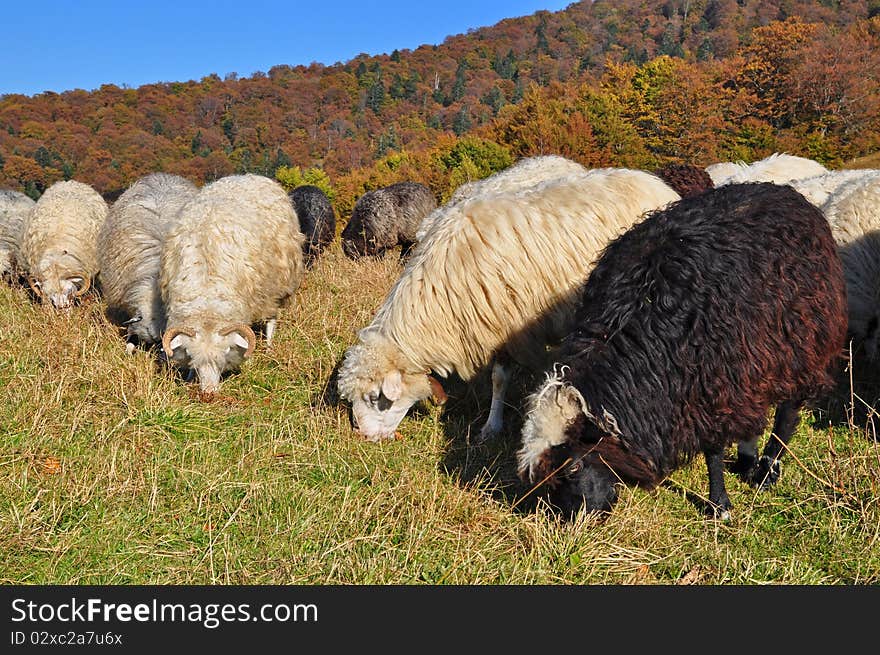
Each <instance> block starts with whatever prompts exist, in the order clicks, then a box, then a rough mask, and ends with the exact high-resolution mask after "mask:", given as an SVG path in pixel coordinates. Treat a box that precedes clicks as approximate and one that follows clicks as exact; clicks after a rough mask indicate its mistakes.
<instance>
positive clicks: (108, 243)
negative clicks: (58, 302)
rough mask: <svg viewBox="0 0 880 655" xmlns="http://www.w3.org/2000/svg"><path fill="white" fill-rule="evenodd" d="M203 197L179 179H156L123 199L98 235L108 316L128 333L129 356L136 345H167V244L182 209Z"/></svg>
mask: <svg viewBox="0 0 880 655" xmlns="http://www.w3.org/2000/svg"><path fill="white" fill-rule="evenodd" d="M197 192H198V187H196V185H195V184H193V183H192V182H190V181H189V180H187V179H185V178H183V177H180V176H179V175H170V174H168V173H151V174H150V175H147V176H145V177H142V178H141V179H139V180H137V181H136V182H135V183H134V184H133V185H131V187H129V188H128V189H127V190H126V191H125V193H123V194H122V195H121V196H119V198H118V199H117V200H116V202H114V203H113V205H112V206H111V207H110V211H109V213H108V214H107V219H106V220H105V221H104V224H103V225H102V226H101V230H100V231H99V232H98V263H99V265H100V269H101V272H100V282H101V292H102V295H103V297H104V300H105V301H106V302H107V309H108V314H110V315H111V316H113V317H115V318H117V319H119V320H121V321H123V325H125V326H126V327H127V331H128V343H127V345H126V348H127V350H128V352H132V351H133V350H134V340H136V341H137V342H138V343H140V344H141V345H144V346H146V345H150V344H153V343H158V342H159V341H160V340H161V339H162V331H163V329H164V327H165V310H164V307H163V305H162V297H161V294H160V293H159V259H160V255H161V252H162V242H163V240H164V239H165V235H166V233H167V232H168V230H169V228H170V227H171V225H172V223H173V221H174V220H176V216H177V213H178V211H179V210H180V208H181V207H182V206H183V204H184V203H185V202H187V201H188V200H189V199H190V198H192V197H193V196H195V194H196V193H197Z"/></svg>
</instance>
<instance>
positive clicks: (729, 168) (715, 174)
mask: <svg viewBox="0 0 880 655" xmlns="http://www.w3.org/2000/svg"><path fill="white" fill-rule="evenodd" d="M746 166H748V164H746V163H745V162H744V161H742V160H739V161H735V162H733V161H722V162H718V163H717V164H709V165H708V166H706V172H707V173H708V174H709V177H711V178H712V184H714V185H715V186H718V185H720V184H721V182H722V181H723V180H725V179H726V178H728V177H730V176H731V175H735V174H736V173H738V172H739V171H741V170H742V169H743V168H745V167H746Z"/></svg>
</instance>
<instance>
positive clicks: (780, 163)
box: [706, 152, 828, 187]
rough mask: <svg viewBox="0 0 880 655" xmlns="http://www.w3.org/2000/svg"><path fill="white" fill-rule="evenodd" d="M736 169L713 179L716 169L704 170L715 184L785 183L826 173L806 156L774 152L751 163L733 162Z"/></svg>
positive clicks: (821, 166) (716, 172)
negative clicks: (724, 175)
mask: <svg viewBox="0 0 880 655" xmlns="http://www.w3.org/2000/svg"><path fill="white" fill-rule="evenodd" d="M735 166H737V168H738V170H737V171H736V172H734V173H732V174H730V175H727V176H726V177H723V178H721V179H719V180H716V179H715V175H713V172H714V173H715V174H716V175H717V174H718V170H717V169H715V170H714V171H709V168H711V167H707V168H706V172H707V173H709V177H711V178H712V181H713V182H714V183H715V186H716V187H718V186H722V185H724V184H739V183H741V182H773V183H774V184H785V183H786V182H790V181H791V180H799V179H803V178H805V177H813V176H814V175H822V174H823V173H827V172H828V169H827V168H825V167H824V166H823V165H822V164H820V163H819V162H817V161H813V160H812V159H807V158H806V157H797V156H795V155H789V154H787V153H784V152H783V153H779V152H774V153H773V154H772V155H770V156H769V157H765V158H764V159H761V160H759V161H756V162H752V163H751V164H744V163H742V162H740V163H738V164H735Z"/></svg>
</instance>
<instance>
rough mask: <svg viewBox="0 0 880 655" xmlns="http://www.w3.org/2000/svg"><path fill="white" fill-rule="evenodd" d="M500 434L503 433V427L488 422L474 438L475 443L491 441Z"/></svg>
mask: <svg viewBox="0 0 880 655" xmlns="http://www.w3.org/2000/svg"><path fill="white" fill-rule="evenodd" d="M499 434H501V428H499V427H497V426H494V425H490V424H489V423H486V425H484V426H483V427H482V428H481V429H480V434H478V435H477V438H476V439H474V444H475V445H477V446H480V445H482V444H485V443H489V442H490V441H492V440H493V439H495V437H497V436H498V435H499Z"/></svg>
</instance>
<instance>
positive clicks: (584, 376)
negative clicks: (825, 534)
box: [0, 154, 880, 517]
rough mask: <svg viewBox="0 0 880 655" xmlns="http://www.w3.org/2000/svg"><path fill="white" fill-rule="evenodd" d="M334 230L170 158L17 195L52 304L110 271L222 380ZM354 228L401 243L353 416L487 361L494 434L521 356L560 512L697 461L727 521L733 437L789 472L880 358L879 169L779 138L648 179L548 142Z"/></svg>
mask: <svg viewBox="0 0 880 655" xmlns="http://www.w3.org/2000/svg"><path fill="white" fill-rule="evenodd" d="M335 235H336V217H335V215H334V212H333V209H332V206H331V205H330V202H329V200H328V199H327V197H326V195H324V193H323V192H322V191H320V189H317V188H316V187H312V186H304V187H299V188H297V189H294V190H293V191H291V192H290V193H289V194H288V193H286V192H285V191H284V189H283V188H282V187H281V186H280V185H279V184H278V183H277V182H275V181H273V180H271V179H269V178H266V177H261V176H257V175H250V174H247V175H232V176H228V177H225V178H221V179H219V180H217V181H215V182H212V183H210V184H207V185H205V186H204V187H202V188H201V189H199V188H197V187H196V186H194V185H193V184H192V183H190V182H189V181H187V180H185V179H183V178H180V177H178V176H174V175H169V174H165V173H154V174H151V175H148V176H146V177H144V178H142V179H140V180H138V181H137V182H136V183H135V184H133V185H132V186H131V187H130V188H129V189H128V190H127V191H126V192H125V193H123V194H122V195H121V196H120V197H119V198H118V199H117V200H116V201H115V202H113V203H112V205H110V206H108V205H107V203H105V201H104V200H103V199H102V198H101V196H100V195H99V194H98V193H97V192H95V191H94V190H93V189H92V188H91V187H89V186H88V185H85V184H82V183H80V182H76V181H66V182H58V183H56V184H54V185H53V186H51V187H50V188H49V189H47V190H46V192H45V193H44V194H43V196H42V197H41V198H40V199H39V200H38V201H37V202H36V203H34V202H33V201H32V200H30V199H29V198H27V197H26V196H24V195H23V194H20V193H17V192H15V191H10V190H0V267H2V272H3V274H4V275H7V276H9V277H10V278H11V279H22V280H27V283H28V284H29V285H30V287H31V289H32V290H33V293H34V295H35V297H36V298H38V299H41V300H42V301H43V302H47V303H51V304H52V305H53V306H54V307H56V308H59V309H66V308H69V307H70V306H71V304H72V303H73V301H74V300H75V299H76V298H77V297H78V296H81V295H82V294H84V293H85V292H86V291H87V290H88V289H89V288H90V287H92V286H94V287H98V288H100V291H101V294H102V296H103V298H104V299H105V301H106V303H107V312H108V315H110V316H111V317H112V318H114V320H115V321H117V322H118V323H119V324H120V325H123V326H126V329H127V334H128V337H127V344H126V347H127V348H128V349H129V350H133V349H134V348H135V347H136V344H140V345H141V346H142V347H150V346H152V345H153V344H156V345H158V344H161V348H162V350H161V353H162V355H161V356H162V357H164V358H165V359H166V360H167V362H169V363H170V364H172V365H174V366H176V367H178V368H180V369H181V370H183V371H186V372H187V374H188V376H189V378H192V377H195V378H197V380H198V382H199V385H200V388H201V390H202V391H203V392H213V391H216V390H217V389H218V388H219V386H220V381H221V376H222V375H223V374H224V373H226V372H228V371H235V370H236V369H238V368H239V367H240V365H241V363H242V362H243V360H244V359H246V358H247V357H249V356H250V355H251V354H252V353H253V351H254V348H255V345H256V341H257V336H256V333H255V331H254V329H255V328H260V327H262V328H263V330H264V334H265V340H266V342H267V343H270V342H271V340H272V336H273V334H274V331H275V325H276V322H277V320H278V316H279V311H280V310H281V309H282V308H283V307H285V306H286V305H287V304H288V303H289V302H290V301H291V299H292V297H293V295H294V293H295V291H296V289H297V287H298V286H299V285H300V283H301V281H302V279H303V276H304V275H305V272H306V270H307V269H308V268H309V267H311V266H312V265H313V263H314V262H315V260H316V259H317V258H318V257H319V256H320V255H321V252H322V251H323V250H324V249H325V248H326V247H327V246H328V245H329V244H330V243H331V242H332V240H333V239H334V238H335ZM341 241H342V249H343V251H344V252H345V254H346V255H347V256H349V257H351V258H359V257H363V256H380V255H382V254H383V253H384V252H385V251H387V250H389V249H391V248H394V247H397V246H399V247H400V248H401V251H402V254H403V255H405V256H406V258H405V260H404V262H405V263H404V268H403V271H402V273H401V274H400V277H399V278H398V279H397V280H396V282H395V283H394V284H393V286H392V288H391V289H390V291H389V292H388V294H387V297H386V298H385V301H384V302H383V303H382V305H381V306H380V308H379V309H378V311H377V312H376V315H375V317H374V319H373V321H372V322H371V323H370V324H369V325H368V326H366V327H364V328H363V329H361V330H360V331H359V333H358V341H357V343H355V344H354V345H352V346H351V347H349V348H348V349H347V351H346V352H345V355H344V357H343V359H342V361H341V363H340V366H339V368H338V373H337V374H336V375H337V378H336V384H337V386H338V390H339V393H340V397H341V398H342V399H343V400H345V401H346V402H347V403H348V404H349V405H350V407H351V416H352V422H353V425H354V427H355V428H356V430H357V431H358V432H359V433H360V434H361V435H362V436H363V437H365V438H367V439H369V440H373V441H378V440H380V439H384V438H391V437H393V436H394V434H395V431H396V430H397V427H398V425H399V424H400V422H401V421H402V420H403V418H404V416H405V415H406V414H407V412H408V411H409V409H410V408H411V407H412V406H413V405H414V404H416V403H418V402H419V401H421V400H424V399H426V398H428V397H430V396H433V397H435V398H436V399H438V400H441V401H442V399H444V398H445V394H444V391H443V387H442V385H441V383H440V382H439V381H438V380H437V378H436V377H434V376H439V377H441V378H445V377H447V376H449V375H450V374H452V373H456V374H457V375H458V376H459V377H461V378H462V379H463V380H465V381H468V380H471V379H472V378H473V377H474V376H475V375H476V374H477V372H478V371H479V370H481V369H483V368H484V367H491V381H492V400H491V404H490V410H489V416H488V418H487V420H486V422H485V424H484V425H483V427H482V429H481V431H480V434H479V437H478V441H485V440H488V439H491V438H492V437H494V436H496V435H497V434H499V433H500V432H501V431H502V429H503V410H504V407H505V394H506V391H507V388H508V386H509V382H510V378H511V374H512V373H513V371H514V369H515V366H516V365H519V366H522V367H524V368H526V369H528V370H530V371H544V372H546V380H545V382H544V384H542V385H541V386H540V388H538V389H537V390H536V391H535V392H534V393H532V394H531V396H529V398H528V399H527V401H526V403H527V406H526V410H527V411H526V419H525V422H524V425H523V430H522V443H521V447H520V449H519V451H518V453H517V462H518V467H519V471H520V474H521V476H522V477H523V479H524V480H526V481H528V482H530V483H532V484H534V485H535V486H536V487H540V488H541V489H543V490H546V492H547V497H548V501H549V503H550V505H551V506H552V507H554V508H556V509H558V510H560V511H561V512H562V514H563V515H564V516H567V517H571V516H573V515H574V514H575V513H576V512H577V511H579V510H580V508H581V507H586V508H587V509H588V510H599V511H608V510H610V509H611V508H612V506H613V504H614V502H615V501H616V498H617V494H618V491H619V486H620V485H621V484H630V485H637V486H641V487H645V488H652V487H654V486H656V485H657V484H658V483H659V482H660V481H661V480H662V479H663V478H664V477H666V476H667V475H669V473H671V472H672V471H673V470H675V468H677V467H679V466H681V465H682V464H683V463H685V462H687V461H689V460H690V459H691V458H692V457H693V456H695V455H696V454H699V453H702V454H703V455H704V457H705V459H706V463H707V468H708V473H709V501H710V502H709V507H708V508H707V509H708V510H709V512H710V513H711V514H713V515H715V516H718V517H726V516H728V511H729V509H730V501H729V499H728V497H727V493H726V491H725V488H724V480H723V469H722V457H723V453H724V451H725V449H726V448H727V446H729V445H731V444H733V443H736V444H737V446H738V459H737V463H736V469H737V470H738V472H739V473H740V475H741V476H742V478H743V479H744V480H746V481H747V482H749V483H751V484H753V485H755V486H758V487H760V488H766V487H769V486H771V485H772V484H773V483H774V482H775V481H776V480H777V479H778V477H779V473H780V468H779V459H780V458H781V456H782V455H783V453H784V452H785V449H786V444H787V442H788V440H789V439H790V437H791V435H792V433H793V432H794V430H795V428H796V426H797V423H798V416H799V414H798V412H799V410H800V408H801V407H803V406H804V405H805V404H807V403H809V402H811V401H813V400H815V399H817V398H819V397H821V396H822V395H823V394H824V393H826V392H827V391H828V390H829V389H830V387H831V386H832V384H833V381H834V378H835V375H836V374H837V372H838V371H839V370H840V369H841V364H842V360H843V357H844V348H845V342H846V338H847V334H849V336H850V337H851V338H852V339H854V340H855V342H856V343H857V345H863V348H862V349H860V350H862V351H863V352H864V353H865V355H866V356H867V357H869V358H874V357H875V356H876V355H877V352H878V349H880V343H878V339H880V334H878V326H880V311H878V310H880V171H874V170H845V171H828V170H826V169H825V168H824V167H822V166H821V165H820V164H818V163H816V162H814V161H812V160H809V159H804V158H801V157H793V156H790V155H785V154H776V155H772V156H771V157H768V158H767V159H764V160H761V161H759V162H755V163H753V164H751V165H746V164H743V163H720V164H715V165H713V166H709V167H707V168H706V169H701V168H697V167H694V166H689V165H679V166H669V167H666V168H664V169H661V170H659V171H656V172H654V173H649V172H646V171H640V170H633V169H622V168H616V169H615V168H603V169H586V168H584V167H583V166H581V165H579V164H577V163H575V162H572V161H569V160H567V159H564V158H563V157H559V156H555V155H549V156H539V157H531V158H527V159H523V160H520V161H519V162H517V163H516V164H514V165H513V166H511V167H509V168H507V169H506V170H503V171H501V172H499V173H496V174H495V175H492V176H491V177H488V178H486V179H484V180H479V181H474V182H470V183H467V184H465V185H462V186H461V187H459V189H457V190H456V192H455V193H454V195H453V196H452V198H451V199H450V200H449V202H447V203H445V204H443V205H441V206H438V205H437V202H436V200H435V198H434V196H433V194H432V193H431V192H430V190H429V189H428V188H427V187H425V186H424V185H421V184H417V183H414V182H401V183H398V184H394V185H391V186H389V187H385V188H383V189H378V190H376V191H371V192H368V193H365V194H364V195H363V196H362V197H361V198H360V199H359V200H358V202H357V204H356V205H355V208H354V211H353V213H352V216H351V219H350V220H349V221H348V223H347V225H346V227H345V229H344V230H343V231H342V236H341ZM770 407H776V418H775V421H774V427H773V432H772V435H771V437H770V439H769V440H768V442H767V444H766V445H765V447H764V450H763V453H762V454H761V456H759V455H758V451H757V441H758V439H759V437H760V436H761V434H762V433H763V430H764V427H765V423H766V417H767V413H768V410H769V408H770Z"/></svg>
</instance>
